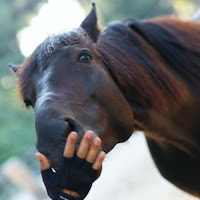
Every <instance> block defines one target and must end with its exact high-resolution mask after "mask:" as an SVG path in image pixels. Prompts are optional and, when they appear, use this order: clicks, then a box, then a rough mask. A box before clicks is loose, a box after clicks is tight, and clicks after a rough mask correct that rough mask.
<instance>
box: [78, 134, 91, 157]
mask: <svg viewBox="0 0 200 200" xmlns="http://www.w3.org/2000/svg"><path fill="white" fill-rule="evenodd" d="M93 136H94V133H93V132H92V131H87V132H86V133H85V135H84V136H83V139H82V141H81V144H80V146H79V148H78V152H77V156H78V157H79V158H81V159H84V158H85V157H86V155H87V152H88V148H89V145H90V142H91V140H92V138H93Z"/></svg>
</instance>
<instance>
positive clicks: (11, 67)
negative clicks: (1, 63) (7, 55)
mask: <svg viewBox="0 0 200 200" xmlns="http://www.w3.org/2000/svg"><path fill="white" fill-rule="evenodd" d="M8 66H9V67H10V69H11V70H12V72H14V73H15V74H17V71H18V70H19V68H20V65H13V64H9V65H8Z"/></svg>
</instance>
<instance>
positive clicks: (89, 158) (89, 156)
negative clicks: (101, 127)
mask: <svg viewBox="0 0 200 200" xmlns="http://www.w3.org/2000/svg"><path fill="white" fill-rule="evenodd" d="M100 146H101V139H100V138H98V137H97V138H95V139H94V140H93V142H92V145H91V148H90V150H89V152H88V154H87V156H86V160H87V161H88V162H90V163H93V162H94V160H95V158H96V156H97V153H98V150H99V148H100Z"/></svg>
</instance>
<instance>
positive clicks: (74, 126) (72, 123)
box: [63, 116, 84, 138]
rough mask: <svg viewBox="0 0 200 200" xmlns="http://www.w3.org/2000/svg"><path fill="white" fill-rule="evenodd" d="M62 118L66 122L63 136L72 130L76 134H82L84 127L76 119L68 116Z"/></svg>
mask: <svg viewBox="0 0 200 200" xmlns="http://www.w3.org/2000/svg"><path fill="white" fill-rule="evenodd" d="M63 119H64V121H65V122H67V129H66V132H65V138H67V136H68V135H69V133H71V132H72V131H75V132H77V133H78V135H80V136H82V135H83V134H84V129H83V127H82V126H81V124H80V123H79V122H78V121H76V120H75V119H73V118H71V117H68V116H64V117H63Z"/></svg>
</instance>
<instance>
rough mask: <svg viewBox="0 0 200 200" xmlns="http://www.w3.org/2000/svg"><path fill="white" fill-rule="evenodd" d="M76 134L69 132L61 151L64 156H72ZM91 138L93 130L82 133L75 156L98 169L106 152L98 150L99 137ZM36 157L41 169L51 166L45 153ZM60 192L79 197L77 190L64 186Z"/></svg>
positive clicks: (37, 154)
mask: <svg viewBox="0 0 200 200" xmlns="http://www.w3.org/2000/svg"><path fill="white" fill-rule="evenodd" d="M77 136H78V135H77V133H76V132H71V133H70V134H69V136H68V138H67V141H66V145H65V149H64V152H63V155H64V156H65V157H67V158H71V157H73V156H74V153H75V145H76V140H77ZM93 138H94V132H92V131H87V132H86V133H85V134H84V136H83V139H82V141H81V143H80V146H79V148H78V151H77V156H78V157H80V158H81V159H86V160H87V161H88V162H90V163H93V165H92V168H93V169H96V170H100V169H101V168H102V162H103V160H104V158H105V155H106V154H105V152H103V151H99V149H100V146H101V139H100V138H99V137H96V138H94V139H93ZM92 140H93V141H92ZM91 142H92V144H91ZM90 144H91V146H90ZM36 157H37V159H38V160H39V161H40V166H41V169H42V170H45V169H48V168H50V167H51V166H50V163H49V161H48V159H47V158H46V156H45V155H43V154H42V153H36ZM62 192H65V193H67V194H69V195H71V196H74V197H80V195H79V194H78V193H77V192H74V191H69V190H67V189H65V188H63V189H62Z"/></svg>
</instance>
